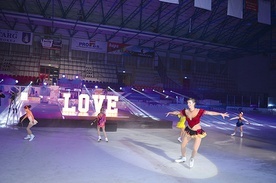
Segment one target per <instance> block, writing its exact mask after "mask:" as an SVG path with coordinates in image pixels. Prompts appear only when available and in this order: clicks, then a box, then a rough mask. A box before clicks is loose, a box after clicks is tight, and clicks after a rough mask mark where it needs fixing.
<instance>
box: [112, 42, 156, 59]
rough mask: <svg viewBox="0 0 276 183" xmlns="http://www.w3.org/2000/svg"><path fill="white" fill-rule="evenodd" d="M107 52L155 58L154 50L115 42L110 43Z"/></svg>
mask: <svg viewBox="0 0 276 183" xmlns="http://www.w3.org/2000/svg"><path fill="white" fill-rule="evenodd" d="M107 52H108V53H111V54H122V55H129V56H139V57H147V58H153V57H154V50H153V49H151V48H148V47H143V46H135V45H134V46H133V45H129V44H123V43H115V42H108V44H107Z"/></svg>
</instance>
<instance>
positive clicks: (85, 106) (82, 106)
mask: <svg viewBox="0 0 276 183" xmlns="http://www.w3.org/2000/svg"><path fill="white" fill-rule="evenodd" d="M70 96H71V94H70V93H64V94H63V97H64V106H63V108H62V114H65V115H70V114H73V115H74V114H76V107H75V106H73V107H69V99H70ZM92 99H93V101H94V106H95V112H96V114H98V113H99V112H100V111H101V108H102V105H103V101H104V99H106V100H107V108H106V110H105V113H106V116H113V117H116V116H117V114H118V108H116V102H117V101H119V97H118V96H105V95H92ZM89 100H90V97H89V95H88V94H80V95H79V98H78V111H79V114H80V115H83V116H87V115H88V111H89Z"/></svg>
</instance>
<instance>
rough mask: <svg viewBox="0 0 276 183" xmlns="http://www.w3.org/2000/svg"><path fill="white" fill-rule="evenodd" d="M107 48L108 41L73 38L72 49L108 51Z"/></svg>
mask: <svg viewBox="0 0 276 183" xmlns="http://www.w3.org/2000/svg"><path fill="white" fill-rule="evenodd" d="M106 48H107V42H103V41H93V40H88V39H79V38H72V43H71V49H72V50H80V51H89V52H99V53H106V51H107V50H106Z"/></svg>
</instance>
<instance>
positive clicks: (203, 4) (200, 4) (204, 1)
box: [194, 0, 212, 11]
mask: <svg viewBox="0 0 276 183" xmlns="http://www.w3.org/2000/svg"><path fill="white" fill-rule="evenodd" d="M194 6H195V7H197V8H202V9H205V10H210V11H211V10H212V1H211V0H195V2H194Z"/></svg>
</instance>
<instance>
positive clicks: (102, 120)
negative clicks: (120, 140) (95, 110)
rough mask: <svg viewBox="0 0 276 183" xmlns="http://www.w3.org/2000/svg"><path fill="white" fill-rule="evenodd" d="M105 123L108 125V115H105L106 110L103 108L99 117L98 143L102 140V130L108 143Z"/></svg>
mask: <svg viewBox="0 0 276 183" xmlns="http://www.w3.org/2000/svg"><path fill="white" fill-rule="evenodd" d="M105 123H106V115H105V113H104V109H103V108H101V112H100V113H99V114H98V116H97V132H98V136H99V138H98V142H100V141H101V140H102V137H101V134H100V129H101V128H102V130H103V134H104V137H105V141H106V142H108V138H107V135H106V132H105Z"/></svg>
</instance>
